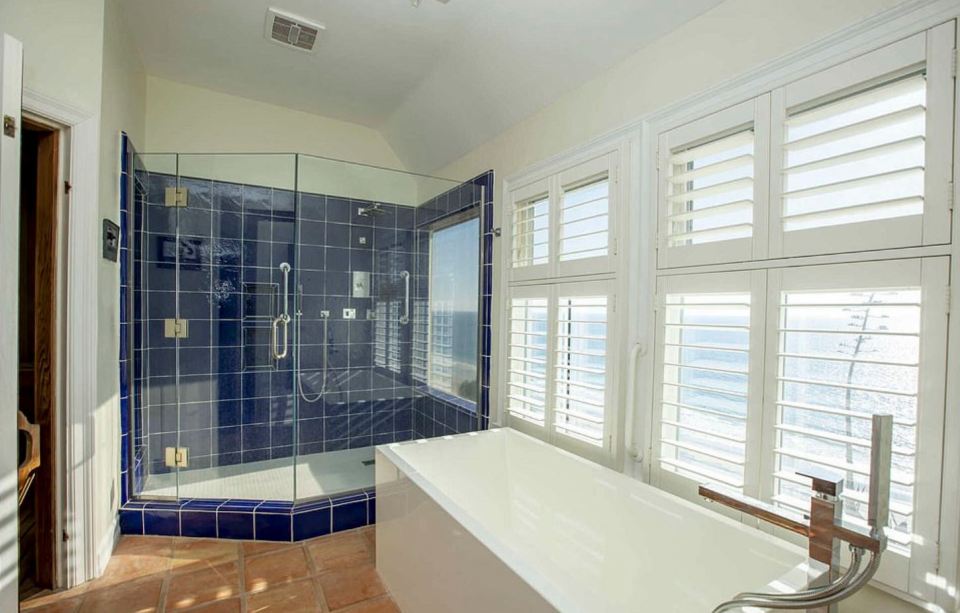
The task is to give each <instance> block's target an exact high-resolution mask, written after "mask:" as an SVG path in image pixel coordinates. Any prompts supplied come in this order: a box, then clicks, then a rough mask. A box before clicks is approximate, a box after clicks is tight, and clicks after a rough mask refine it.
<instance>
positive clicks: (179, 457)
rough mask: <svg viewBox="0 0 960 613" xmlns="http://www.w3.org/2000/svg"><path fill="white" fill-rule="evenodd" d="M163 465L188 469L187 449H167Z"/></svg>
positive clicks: (165, 449)
mask: <svg viewBox="0 0 960 613" xmlns="http://www.w3.org/2000/svg"><path fill="white" fill-rule="evenodd" d="M163 451H164V454H163V456H164V457H163V460H164V461H163V463H164V464H165V465H166V466H168V467H170V468H187V448H186V447H165V448H164V450H163Z"/></svg>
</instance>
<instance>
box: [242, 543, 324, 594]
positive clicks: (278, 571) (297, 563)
mask: <svg viewBox="0 0 960 613" xmlns="http://www.w3.org/2000/svg"><path fill="white" fill-rule="evenodd" d="M308 576H310V566H309V563H308V562H307V553H306V551H305V550H304V549H303V547H299V546H297V547H291V548H286V549H281V550H280V551H276V552H273V553H267V554H264V555H261V556H257V557H255V558H245V559H244V585H245V587H246V591H248V592H262V591H264V590H268V589H272V588H273V587H275V586H278V585H282V584H284V583H289V582H291V581H296V580H297V579H303V578H305V577H308Z"/></svg>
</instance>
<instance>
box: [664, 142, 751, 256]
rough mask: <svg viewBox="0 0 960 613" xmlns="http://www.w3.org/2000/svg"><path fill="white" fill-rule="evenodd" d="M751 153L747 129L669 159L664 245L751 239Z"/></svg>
mask: <svg viewBox="0 0 960 613" xmlns="http://www.w3.org/2000/svg"><path fill="white" fill-rule="evenodd" d="M753 149H754V133H753V130H752V129H751V130H744V131H741V132H737V133H735V134H732V135H729V136H725V137H723V138H719V139H716V140H713V141H710V142H708V143H706V144H702V145H697V146H694V147H690V148H687V149H682V150H678V151H675V152H673V153H672V154H671V156H670V160H669V165H670V177H669V181H668V185H669V186H668V195H667V244H668V246H670V247H679V246H684V245H700V244H705V243H713V242H717V241H725V240H732V239H738V238H750V237H751V236H752V235H753V199H754V194H753V167H754V164H753V155H754V151H753Z"/></svg>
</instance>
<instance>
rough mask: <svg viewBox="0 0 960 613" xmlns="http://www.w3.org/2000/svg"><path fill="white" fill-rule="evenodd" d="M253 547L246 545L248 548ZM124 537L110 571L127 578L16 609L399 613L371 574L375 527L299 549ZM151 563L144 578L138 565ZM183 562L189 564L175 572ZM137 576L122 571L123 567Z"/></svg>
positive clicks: (41, 612)
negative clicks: (153, 561)
mask: <svg viewBox="0 0 960 613" xmlns="http://www.w3.org/2000/svg"><path fill="white" fill-rule="evenodd" d="M248 545H251V546H248ZM259 545H261V544H256V543H247V542H239V541H217V540H213V539H183V538H180V539H170V538H166V537H131V536H125V537H123V538H122V539H121V540H120V544H119V545H118V546H117V549H116V550H115V551H114V554H113V557H112V558H111V560H110V568H111V569H112V571H113V574H115V575H122V576H124V577H128V578H129V579H128V580H126V581H124V582H123V583H122V584H119V585H118V584H117V583H115V582H111V581H104V580H102V579H97V580H96V581H93V582H90V583H87V584H84V585H81V586H79V587H77V588H74V589H72V590H67V591H62V592H55V593H46V594H40V595H38V596H35V597H33V598H31V599H29V600H27V601H25V602H23V603H21V611H24V612H27V611H29V612H30V613H53V612H57V613H60V612H63V613H78V612H79V611H91V612H100V611H116V612H117V613H121V612H126V611H204V612H228V611H230V612H232V611H237V612H240V611H248V612H252V611H257V612H258V613H270V612H276V613H296V612H298V611H304V612H306V613H309V612H311V611H318V612H324V613H326V612H328V611H332V612H335V613H399V611H400V609H399V608H397V605H396V604H395V603H394V601H393V599H392V598H391V597H390V595H389V594H387V593H385V592H384V587H383V584H382V583H381V581H380V577H379V575H378V574H377V572H376V569H375V568H374V566H373V564H374V560H375V557H376V556H375V550H376V544H375V536H374V529H373V528H361V529H359V530H354V531H351V532H344V533H339V534H335V535H331V536H324V537H320V538H316V539H311V540H309V541H304V542H302V543H284V544H271V546H269V547H266V546H264V547H261V546H259ZM144 557H150V558H156V559H157V560H158V562H157V563H156V564H154V565H153V566H152V568H151V572H147V573H144V572H142V571H143V570H144V568H143V558H144ZM184 560H189V562H190V563H189V564H186V565H178V562H179V563H180V564H182V563H183V561H184ZM131 564H132V565H133V566H134V567H135V570H134V571H125V569H126V567H127V566H128V565H131Z"/></svg>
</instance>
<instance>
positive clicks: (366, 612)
mask: <svg viewBox="0 0 960 613" xmlns="http://www.w3.org/2000/svg"><path fill="white" fill-rule="evenodd" d="M342 613H400V608H399V607H397V603H395V602H394V601H393V599H392V598H390V597H389V596H384V597H383V598H377V599H376V600H364V601H363V602H361V603H360V604H355V605H353V606H352V607H349V608H346V609H342Z"/></svg>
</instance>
